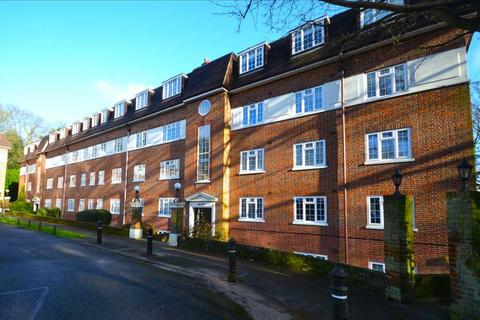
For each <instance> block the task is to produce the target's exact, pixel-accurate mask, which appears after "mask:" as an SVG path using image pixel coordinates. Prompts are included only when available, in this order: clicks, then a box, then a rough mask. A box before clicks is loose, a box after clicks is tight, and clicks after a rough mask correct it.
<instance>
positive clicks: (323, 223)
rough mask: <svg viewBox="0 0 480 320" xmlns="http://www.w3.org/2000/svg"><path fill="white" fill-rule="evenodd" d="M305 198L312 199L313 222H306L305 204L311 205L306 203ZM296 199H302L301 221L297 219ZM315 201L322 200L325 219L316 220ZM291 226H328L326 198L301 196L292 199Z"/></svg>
mask: <svg viewBox="0 0 480 320" xmlns="http://www.w3.org/2000/svg"><path fill="white" fill-rule="evenodd" d="M307 198H309V199H310V198H313V205H314V210H315V220H314V221H308V220H306V205H307V204H312V203H310V202H308V203H307V202H306V200H307ZM297 199H302V215H303V219H301V220H300V219H297ZM317 199H323V202H324V207H325V212H324V216H325V218H324V219H323V220H318V219H317V210H318V208H317ZM293 224H298V225H311V226H328V203H327V197H326V196H302V197H294V198H293Z"/></svg>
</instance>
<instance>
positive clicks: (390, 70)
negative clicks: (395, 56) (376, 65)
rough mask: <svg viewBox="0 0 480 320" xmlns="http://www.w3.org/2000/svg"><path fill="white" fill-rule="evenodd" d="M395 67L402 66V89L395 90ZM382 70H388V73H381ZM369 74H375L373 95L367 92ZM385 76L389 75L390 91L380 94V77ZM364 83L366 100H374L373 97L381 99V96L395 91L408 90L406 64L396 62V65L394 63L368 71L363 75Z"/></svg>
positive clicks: (387, 95) (388, 95) (389, 95)
mask: <svg viewBox="0 0 480 320" xmlns="http://www.w3.org/2000/svg"><path fill="white" fill-rule="evenodd" d="M397 67H403V79H404V84H403V85H404V89H401V90H397V88H396V87H397V86H396V84H397V79H396V77H395V69H396V68H397ZM384 71H388V73H382V72H384ZM371 74H374V75H375V95H374V96H371V97H369V96H368V93H369V90H368V77H369V75H371ZM386 76H391V80H390V81H391V83H390V85H391V88H392V92H391V93H389V94H384V95H380V78H384V77H386ZM364 83H365V99H366V100H368V101H370V100H375V99H382V98H385V97H391V96H393V95H395V94H397V93H400V92H405V91H407V90H408V72H407V64H406V63H400V64H397V65H394V66H390V67H385V68H381V69H378V70H375V71H372V72H368V73H366V74H365V76H364Z"/></svg>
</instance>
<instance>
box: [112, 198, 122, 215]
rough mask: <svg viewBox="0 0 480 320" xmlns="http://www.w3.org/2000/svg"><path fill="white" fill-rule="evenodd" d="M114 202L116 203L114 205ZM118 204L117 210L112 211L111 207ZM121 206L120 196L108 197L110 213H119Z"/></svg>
mask: <svg viewBox="0 0 480 320" xmlns="http://www.w3.org/2000/svg"><path fill="white" fill-rule="evenodd" d="M114 203H115V204H117V205H115V206H114ZM117 206H118V212H116V211H114V210H113V208H116V207H117ZM121 208H122V203H121V201H120V198H111V199H110V213H111V214H114V215H119V214H120V211H121Z"/></svg>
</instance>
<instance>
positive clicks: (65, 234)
mask: <svg viewBox="0 0 480 320" xmlns="http://www.w3.org/2000/svg"><path fill="white" fill-rule="evenodd" d="M0 223H5V224H9V225H12V226H16V227H18V228H22V229H30V230H33V231H41V232H45V233H48V234H51V235H53V229H54V228H53V226H50V225H46V224H45V223H42V225H41V229H40V230H39V229H38V227H39V223H41V222H40V221H32V222H31V225H30V228H29V226H28V221H25V220H17V219H15V218H13V217H5V216H0ZM54 235H55V236H57V237H60V238H84V237H85V235H83V234H81V233H76V232H73V231H68V230H63V229H59V228H58V227H57V230H56V232H55V234H54Z"/></svg>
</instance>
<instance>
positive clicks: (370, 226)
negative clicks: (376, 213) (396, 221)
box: [365, 195, 384, 230]
mask: <svg viewBox="0 0 480 320" xmlns="http://www.w3.org/2000/svg"><path fill="white" fill-rule="evenodd" d="M376 198H378V199H380V223H372V211H371V201H370V200H371V199H376ZM365 228H366V229H373V230H383V228H384V208H383V196H378V195H370V196H367V226H366V227H365Z"/></svg>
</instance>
